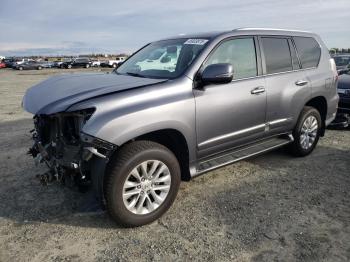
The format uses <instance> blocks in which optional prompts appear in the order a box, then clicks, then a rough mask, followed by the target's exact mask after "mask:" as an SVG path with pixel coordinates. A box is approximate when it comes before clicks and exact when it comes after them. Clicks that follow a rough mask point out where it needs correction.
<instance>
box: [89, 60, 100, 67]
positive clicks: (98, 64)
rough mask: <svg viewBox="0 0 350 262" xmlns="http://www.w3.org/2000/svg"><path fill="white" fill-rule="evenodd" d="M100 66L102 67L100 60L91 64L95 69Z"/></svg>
mask: <svg viewBox="0 0 350 262" xmlns="http://www.w3.org/2000/svg"><path fill="white" fill-rule="evenodd" d="M100 65H101V61H100V60H94V61H92V62H91V66H93V67H99V66H100Z"/></svg>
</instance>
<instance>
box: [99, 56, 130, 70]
mask: <svg viewBox="0 0 350 262" xmlns="http://www.w3.org/2000/svg"><path fill="white" fill-rule="evenodd" d="M125 59H126V57H123V56H120V57H116V58H115V59H110V60H105V61H102V62H101V64H100V65H101V66H102V67H113V68H116V67H118V65H119V64H121V63H123V62H124V61H125Z"/></svg>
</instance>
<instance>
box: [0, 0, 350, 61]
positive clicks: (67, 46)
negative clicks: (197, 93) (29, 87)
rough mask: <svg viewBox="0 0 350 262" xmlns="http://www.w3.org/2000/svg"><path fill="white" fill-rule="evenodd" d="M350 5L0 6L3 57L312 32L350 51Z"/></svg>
mask: <svg viewBox="0 0 350 262" xmlns="http://www.w3.org/2000/svg"><path fill="white" fill-rule="evenodd" d="M349 21H350V0H333V1H327V0H291V1H287V0H232V1H229V0H200V1H199V0H186V1H183V0H169V1H165V0H144V1H141V0H139V1H131V0H128V1H117V0H103V1H102V0H100V1H95V0H94V1H88V0H69V1H68V0H67V1H62V0H61V1H50V0H0V33H1V38H0V55H14V54H18V55H23V54H28V55H32V54H33V55H34V54H37V53H41V54H53V55H56V54H60V53H87V52H89V53H90V52H132V51H134V50H135V49H137V48H139V47H141V46H142V45H144V44H145V43H147V42H149V41H153V40H157V39H159V38H164V37H167V36H173V35H177V34H182V33H192V32H205V31H213V30H215V31H216V30H227V29H234V28H238V27H273V28H288V29H301V30H309V31H313V32H316V33H318V34H319V35H321V37H322V38H323V40H324V41H325V43H326V44H327V46H328V47H346V48H348V47H350V26H349Z"/></svg>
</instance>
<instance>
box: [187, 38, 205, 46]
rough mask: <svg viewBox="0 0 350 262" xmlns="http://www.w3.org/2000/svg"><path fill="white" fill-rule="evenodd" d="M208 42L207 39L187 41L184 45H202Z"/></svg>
mask: <svg viewBox="0 0 350 262" xmlns="http://www.w3.org/2000/svg"><path fill="white" fill-rule="evenodd" d="M206 42H208V40H207V39H188V40H187V41H186V42H185V43H184V44H185V45H204V44H205V43H206Z"/></svg>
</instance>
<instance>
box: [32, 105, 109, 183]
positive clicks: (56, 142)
mask: <svg viewBox="0 0 350 262" xmlns="http://www.w3.org/2000/svg"><path fill="white" fill-rule="evenodd" d="M93 112H94V109H87V110H81V111H76V112H71V113H66V112H63V113H57V114H53V115H35V116H34V126H35V128H34V129H33V130H32V131H31V133H32V136H33V140H34V145H33V146H32V147H31V148H30V149H29V152H28V153H29V154H31V155H32V156H33V157H34V159H35V163H36V165H38V164H40V163H45V164H46V165H47V166H48V168H49V170H48V171H47V172H46V173H44V174H42V175H39V176H38V178H39V179H40V181H41V182H42V183H43V184H45V185H47V184H49V183H51V182H53V181H59V182H62V183H64V184H70V185H71V184H72V183H75V184H76V183H78V185H86V184H89V183H90V181H91V168H90V163H91V159H92V158H93V157H97V158H102V159H104V160H105V161H108V159H109V156H110V154H111V153H112V152H113V150H114V148H115V146H114V145H113V144H111V143H108V142H106V141H102V140H101V139H98V138H95V137H92V136H89V135H87V134H84V133H83V132H82V127H83V126H84V124H85V123H86V122H87V121H88V119H89V118H90V117H91V116H92V114H93Z"/></svg>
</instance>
